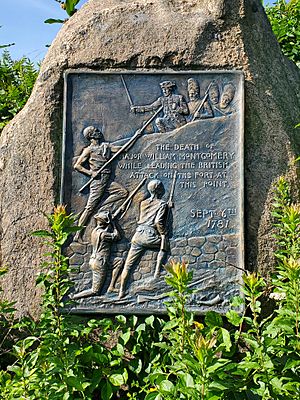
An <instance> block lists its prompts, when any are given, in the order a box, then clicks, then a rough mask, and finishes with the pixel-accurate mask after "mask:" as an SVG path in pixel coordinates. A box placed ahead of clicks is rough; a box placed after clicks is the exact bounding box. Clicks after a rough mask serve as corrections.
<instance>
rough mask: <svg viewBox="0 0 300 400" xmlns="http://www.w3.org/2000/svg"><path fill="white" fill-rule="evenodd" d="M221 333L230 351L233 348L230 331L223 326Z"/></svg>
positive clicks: (227, 349)
mask: <svg viewBox="0 0 300 400" xmlns="http://www.w3.org/2000/svg"><path fill="white" fill-rule="evenodd" d="M221 333H222V338H223V343H224V345H225V347H226V351H230V349H231V339H230V333H229V332H228V331H227V329H224V328H221Z"/></svg>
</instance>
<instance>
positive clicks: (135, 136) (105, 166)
mask: <svg viewBox="0 0 300 400" xmlns="http://www.w3.org/2000/svg"><path fill="white" fill-rule="evenodd" d="M162 109H163V106H161V107H159V109H158V110H157V111H156V112H155V113H154V114H153V115H152V117H151V118H149V119H148V121H146V123H145V124H144V125H143V126H142V128H141V129H140V130H139V131H138V132H139V135H140V134H141V133H142V132H143V131H144V130H145V129H146V128H147V126H148V125H149V124H151V122H152V121H153V120H154V119H155V118H156V117H157V115H158V114H159V113H160V112H161V111H162ZM139 135H137V134H136V133H135V134H134V135H133V136H132V138H131V139H129V140H128V142H127V143H125V144H124V145H123V146H122V147H121V148H120V149H119V150H118V151H117V152H116V153H115V154H114V155H113V156H112V157H111V158H110V159H109V160H108V161H106V163H105V164H103V165H102V167H101V168H100V169H99V170H98V171H97V173H96V175H95V176H93V177H92V178H90V179H89V180H88V181H87V182H86V183H85V184H84V185H83V186H82V187H81V188H80V189H79V192H82V191H83V190H84V189H85V188H86V187H88V186H89V185H90V184H91V183H92V182H93V180H94V179H95V178H97V177H98V176H99V175H100V174H101V172H102V171H103V170H104V169H105V168H107V167H108V165H109V164H111V163H112V162H113V161H114V160H115V159H116V158H117V157H118V156H119V155H120V154H121V153H123V151H126V150H127V148H128V147H130V146H131V145H132V144H133V143H134V142H135V141H136V139H137V137H138V136H139Z"/></svg>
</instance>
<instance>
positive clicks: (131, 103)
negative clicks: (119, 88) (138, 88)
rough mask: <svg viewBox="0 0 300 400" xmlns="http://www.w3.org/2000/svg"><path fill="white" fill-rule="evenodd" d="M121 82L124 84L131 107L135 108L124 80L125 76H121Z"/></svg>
mask: <svg viewBox="0 0 300 400" xmlns="http://www.w3.org/2000/svg"><path fill="white" fill-rule="evenodd" d="M121 80H122V83H123V86H124V89H125V92H126V94H127V99H128V101H129V104H130V107H133V102H132V100H131V96H130V93H129V91H128V88H127V85H126V82H125V80H124V78H123V75H121Z"/></svg>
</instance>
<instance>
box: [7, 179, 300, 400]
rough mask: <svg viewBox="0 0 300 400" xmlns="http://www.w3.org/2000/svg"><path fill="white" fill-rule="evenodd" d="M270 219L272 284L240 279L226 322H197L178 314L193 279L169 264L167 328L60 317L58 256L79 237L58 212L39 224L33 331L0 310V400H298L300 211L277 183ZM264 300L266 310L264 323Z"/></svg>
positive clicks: (65, 274)
mask: <svg viewBox="0 0 300 400" xmlns="http://www.w3.org/2000/svg"><path fill="white" fill-rule="evenodd" d="M273 217H274V224H275V227H276V229H277V232H276V240H277V250H276V253H275V255H276V257H277V260H278V265H277V267H276V270H275V271H274V275H273V277H272V278H271V279H270V280H269V281H266V280H265V279H264V278H262V277H261V276H259V275H258V274H256V273H246V274H245V275H244V278H243V279H244V286H243V288H242V290H243V292H244V296H243V297H236V298H234V299H233V300H232V308H231V309H230V310H229V311H228V313H227V314H226V316H223V317H222V316H220V315H219V314H217V313H215V312H212V311H211V312H208V313H206V315H205V316H204V317H203V318H202V320H201V322H200V321H199V320H197V318H195V316H194V315H193V314H192V313H191V312H189V311H188V310H187V308H186V303H187V299H188V297H189V296H190V295H191V294H192V291H191V290H190V289H189V283H190V281H191V279H192V273H191V272H189V271H188V269H187V266H186V265H185V264H184V263H171V264H170V265H169V266H167V267H166V268H167V271H168V275H167V277H166V282H167V283H168V285H169V286H170V288H171V292H170V293H168V295H169V301H168V302H167V303H166V306H167V313H168V318H167V319H165V318H158V317H154V316H149V317H147V318H144V317H143V318H137V317H135V316H132V317H130V318H125V317H124V316H117V317H116V318H114V319H110V318H99V319H97V320H96V319H89V318H85V319H84V318H79V317H76V316H74V315H73V316H72V315H69V314H68V313H67V312H66V311H67V309H68V308H70V307H72V302H71V301H70V300H68V301H66V294H67V293H68V290H69V288H70V286H71V282H70V273H72V271H71V270H70V267H69V264H68V259H67V258H66V257H65V256H64V255H63V253H62V246H63V245H64V244H65V243H66V241H67V239H68V237H69V235H70V234H71V233H73V232H75V231H76V230H78V227H77V226H75V217H74V216H73V215H67V214H66V211H65V208H64V207H62V206H59V207H57V208H56V209H55V210H54V213H53V214H52V215H50V216H48V221H49V225H50V229H49V230H44V231H37V232H35V235H36V236H40V237H43V238H44V239H45V240H46V243H47V244H48V246H50V249H51V250H50V252H49V253H48V255H47V257H48V258H49V261H46V262H45V263H44V264H43V271H42V273H41V275H40V276H39V278H38V284H40V285H42V286H43V288H44V296H43V304H42V309H43V312H42V315H41V319H40V321H39V323H36V322H35V321H33V320H30V319H22V320H21V321H16V320H15V319H14V318H13V307H12V305H11V304H9V303H7V302H5V301H3V300H2V303H1V302H0V323H1V327H2V328H3V330H2V331H1V335H2V336H1V335H0V336H1V337H0V340H1V342H0V351H1V356H3V359H4V361H5V362H2V364H1V365H0V399H3V400H4V399H5V400H17V399H26V400H27V399H28V400H38V399H39V400H40V399H42V400H43V399H49V400H58V399H63V400H64V399H90V400H92V399H101V400H110V399H111V400H116V399H124V398H129V399H132V400H175V399H183V400H231V399H235V400H274V399H276V400H286V399H289V400H298V399H299V397H300V326H299V324H300V240H299V238H300V207H299V205H297V204H294V203H293V202H292V200H291V196H290V191H289V186H288V184H287V182H286V181H285V180H284V179H282V178H281V179H280V180H279V182H278V185H277V189H276V194H275V198H274V209H273ZM266 297H269V298H270V299H271V300H272V301H273V302H274V310H273V313H271V314H270V315H268V316H267V317H265V316H264V315H265V313H263V312H262V307H263V304H264V303H262V302H261V301H262V298H266ZM62 307H64V310H65V311H64V312H62ZM241 310H243V311H241ZM14 330H15V331H17V332H19V334H20V336H21V338H20V339H19V340H15V339H14V340H12V341H11V342H10V343H9V344H8V345H7V346H6V348H5V349H4V346H3V343H4V341H3V337H7V333H10V332H12V331H14ZM2 332H3V334H2ZM4 350H5V351H4ZM8 356H9V357H8Z"/></svg>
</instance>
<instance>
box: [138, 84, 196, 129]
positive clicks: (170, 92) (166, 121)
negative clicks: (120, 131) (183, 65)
mask: <svg viewBox="0 0 300 400" xmlns="http://www.w3.org/2000/svg"><path fill="white" fill-rule="evenodd" d="M175 86H176V84H175V82H172V81H164V82H162V83H161V84H160V87H161V90H162V92H163V96H160V97H159V98H158V99H157V100H155V101H154V102H153V103H152V104H149V105H145V106H132V107H131V111H132V112H135V113H145V112H148V111H155V110H158V109H159V108H160V107H162V110H163V116H162V117H158V118H156V120H155V124H156V126H157V128H158V131H159V132H169V131H172V130H173V129H176V128H179V127H180V126H183V125H185V124H186V117H185V116H186V115H188V114H189V109H188V106H187V104H186V101H185V99H184V97H183V96H181V95H179V94H174V88H175Z"/></svg>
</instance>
